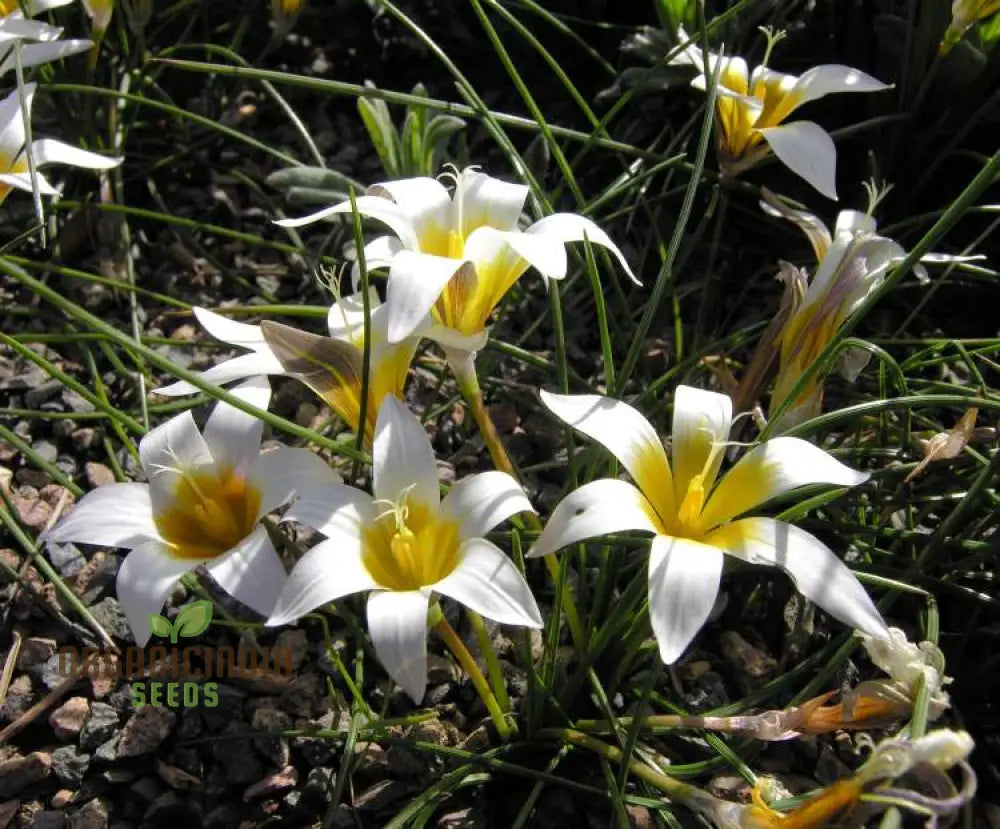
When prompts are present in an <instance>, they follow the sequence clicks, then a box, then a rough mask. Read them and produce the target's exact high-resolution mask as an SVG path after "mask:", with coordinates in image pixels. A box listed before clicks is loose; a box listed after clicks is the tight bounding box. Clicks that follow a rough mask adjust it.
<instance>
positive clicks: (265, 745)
mask: <svg viewBox="0 0 1000 829" xmlns="http://www.w3.org/2000/svg"><path fill="white" fill-rule="evenodd" d="M250 727H251V728H253V729H254V730H255V731H270V732H277V731H283V730H285V729H288V728H291V727H292V718H291V717H289V716H288V714H286V713H285V712H284V711H279V710H278V709H277V708H270V707H263V708H258V709H256V710H255V711H254V712H253V716H252V717H251V718H250ZM253 744H254V747H255V748H256V749H257V751H259V752H260V753H261V754H262V755H264V757H265V758H267V760H268V762H270V763H271V765H272V766H275V767H276V768H279V769H280V768H284V767H285V766H287V765H288V762H289V753H288V740H286V739H285V738H284V737H282V736H280V735H277V734H276V735H275V736H268V737H254V738H253Z"/></svg>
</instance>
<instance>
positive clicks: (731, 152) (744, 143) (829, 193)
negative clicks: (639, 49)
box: [674, 29, 889, 199]
mask: <svg viewBox="0 0 1000 829" xmlns="http://www.w3.org/2000/svg"><path fill="white" fill-rule="evenodd" d="M677 36H678V38H679V39H680V41H681V42H685V43H686V42H687V41H688V40H689V39H690V38H689V36H688V35H687V33H686V32H685V31H684V30H683V29H680V30H678V35H677ZM718 61H719V56H718V55H717V54H715V53H714V52H710V53H709V62H708V65H707V66H706V65H705V61H704V58H703V55H702V49H701V46H700V44H697V43H693V44H691V45H690V46H688V48H687V49H685V50H684V51H683V52H682V53H681V55H680V56H679V57H677V58H676V59H675V61H674V62H675V63H680V64H688V65H692V66H694V67H695V68H696V69H697V70H698V73H699V74H698V75H697V76H696V77H695V78H694V80H692V81H691V85H692V86H694V87H696V88H697V89H702V90H705V89H707V88H708V83H709V81H710V80H711V78H712V77H713V75H714V73H715V68H716V66H717V65H718ZM888 88H889V86H888V85H887V84H884V83H882V82H881V81H879V80H877V79H875V78H873V77H872V76H871V75H867V74H865V73H864V72H862V71H860V70H859V69H852V68H851V67H850V66H842V65H840V64H823V65H821V66H814V67H813V68H812V69H809V70H807V71H806V72H804V73H803V74H802V75H800V76H798V77H796V76H795V75H785V74H783V73H781V72H775V71H774V70H772V69H768V68H767V67H766V66H758V67H757V68H755V69H754V70H753V72H752V73H751V72H750V71H749V68H748V67H747V62H746V61H745V60H744V59H743V58H741V57H724V58H722V68H721V70H720V72H719V89H718V92H717V94H716V100H715V115H716V118H715V123H716V144H717V147H718V152H719V163H720V166H721V167H722V169H723V171H724V172H726V173H728V174H729V175H737V174H738V173H740V172H741V171H743V170H746V169H748V168H749V167H752V166H753V165H754V164H756V163H757V162H758V161H760V159H761V158H763V157H764V156H765V155H766V154H767V152H768V149H770V151H771V152H773V153H774V154H775V155H776V156H777V157H778V159H779V160H780V161H781V163H782V164H784V165H785V166H786V167H788V168H789V169H790V170H791V171H792V172H793V173H795V174H796V175H797V176H801V177H802V178H804V179H805V180H806V181H807V182H809V184H811V185H812V186H813V187H815V188H816V189H817V190H818V191H819V192H820V193H822V194H823V195H824V196H826V197H827V198H830V199H836V198H837V184H836V170H837V150H836V148H835V147H834V145H833V139H832V138H831V137H830V134H829V133H828V132H827V131H826V130H824V129H823V128H822V127H821V126H819V124H816V123H813V122H812V121H794V122H792V123H786V120H787V118H788V117H789V116H790V115H791V114H792V113H793V112H794V111H795V110H796V109H798V108H799V107H800V106H802V105H803V104H806V103H808V102H809V101H815V100H817V99H818V98H822V97H824V96H826V95H830V94H832V93H835V92H877V91H878V90H880V89H888Z"/></svg>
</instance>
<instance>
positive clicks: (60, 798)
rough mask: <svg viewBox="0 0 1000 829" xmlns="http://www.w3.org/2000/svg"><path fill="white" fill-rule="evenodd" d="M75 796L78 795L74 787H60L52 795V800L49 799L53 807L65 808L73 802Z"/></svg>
mask: <svg viewBox="0 0 1000 829" xmlns="http://www.w3.org/2000/svg"><path fill="white" fill-rule="evenodd" d="M74 797H76V792H74V791H73V790H72V789H60V790H59V791H57V792H56V793H55V794H54V795H52V800H50V801H49V805H50V806H51V807H52V808H53V809H65V808H66V807H67V806H69V805H70V804H71V803H72V802H73V798H74Z"/></svg>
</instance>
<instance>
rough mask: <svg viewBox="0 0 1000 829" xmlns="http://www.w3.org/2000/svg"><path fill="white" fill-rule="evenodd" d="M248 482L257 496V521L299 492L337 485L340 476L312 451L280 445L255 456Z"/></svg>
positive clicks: (289, 500)
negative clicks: (258, 498)
mask: <svg viewBox="0 0 1000 829" xmlns="http://www.w3.org/2000/svg"><path fill="white" fill-rule="evenodd" d="M250 481H251V483H252V485H253V486H254V488H255V489H256V490H257V492H259V493H260V513H259V515H258V516H257V517H258V518H260V517H261V516H264V515H267V514H268V513H269V512H271V511H272V510H275V509H277V508H278V507H280V506H284V505H285V504H287V503H289V502H291V500H292V499H293V498H295V497H297V496H298V495H300V494H302V493H305V492H312V491H315V490H316V488H317V487H320V486H323V485H325V484H337V483H338V482H339V481H340V476H339V475H338V474H337V473H336V472H335V471H334V470H333V469H332V468H331V467H330V466H328V465H327V463H326V462H325V461H324V460H323V459H322V458H321V457H320V456H319V455H317V454H316V453H315V452H311V451H310V450H308V449H299V448H293V447H290V446H282V447H281V448H279V449H275V450H274V451H272V452H265V453H264V454H263V455H257V457H256V458H255V459H254V465H253V471H252V472H251V473H250Z"/></svg>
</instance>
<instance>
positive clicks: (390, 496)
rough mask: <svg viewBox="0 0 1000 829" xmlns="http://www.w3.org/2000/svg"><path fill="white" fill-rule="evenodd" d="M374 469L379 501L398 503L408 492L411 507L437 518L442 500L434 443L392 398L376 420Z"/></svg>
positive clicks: (373, 476)
mask: <svg viewBox="0 0 1000 829" xmlns="http://www.w3.org/2000/svg"><path fill="white" fill-rule="evenodd" d="M372 466H373V471H372V479H373V483H374V486H373V489H374V491H375V497H376V498H379V499H383V500H387V501H392V502H393V503H398V502H399V499H400V497H401V496H402V495H403V493H404V492H406V493H409V494H408V495H407V496H406V500H407V503H413V504H419V505H420V506H423V507H426V508H427V509H429V510H431V515H437V512H438V505H439V504H440V503H441V496H440V487H439V485H438V476H437V463H436V462H435V460H434V450H433V449H431V442H430V439H429V438H428V437H427V432H425V431H424V427H423V426H421V425H420V421H419V420H417V419H416V418H415V417H414V416H413V415H412V414H411V412H410V410H409V409H408V408H407V407H406V404H405V403H403V402H402V401H401V400H399V399H397V398H395V397H393V396H391V395H390V396H388V397H386V398H385V400H383V401H382V405H381V406H380V407H379V410H378V418H376V420H375V439H374V441H373V444H372Z"/></svg>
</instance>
